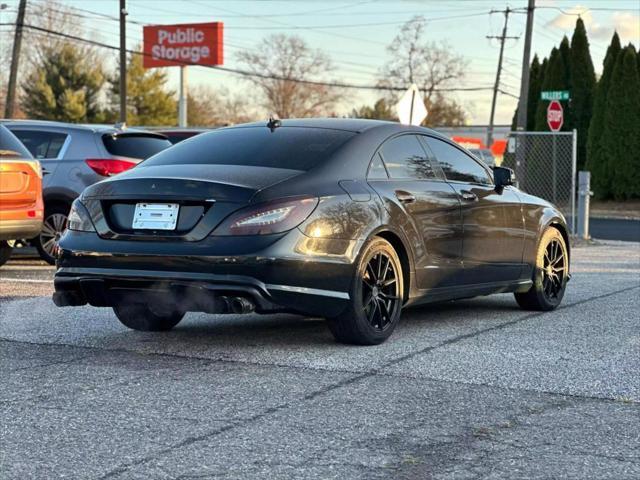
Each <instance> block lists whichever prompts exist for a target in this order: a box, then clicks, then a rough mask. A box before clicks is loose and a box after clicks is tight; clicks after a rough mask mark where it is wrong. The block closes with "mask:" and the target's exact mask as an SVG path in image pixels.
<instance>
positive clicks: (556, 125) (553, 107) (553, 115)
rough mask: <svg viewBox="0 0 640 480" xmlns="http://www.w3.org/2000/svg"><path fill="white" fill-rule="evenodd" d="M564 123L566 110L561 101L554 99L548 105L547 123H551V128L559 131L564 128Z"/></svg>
mask: <svg viewBox="0 0 640 480" xmlns="http://www.w3.org/2000/svg"><path fill="white" fill-rule="evenodd" d="M563 123H564V112H563V110H562V105H560V102H559V101H557V100H552V101H551V102H549V106H548V107H547V125H549V130H551V131H552V132H557V131H559V130H560V129H561V128H562V124H563Z"/></svg>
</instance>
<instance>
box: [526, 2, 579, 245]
mask: <svg viewBox="0 0 640 480" xmlns="http://www.w3.org/2000/svg"><path fill="white" fill-rule="evenodd" d="M535 8H536V0H529V4H528V5H527V25H526V27H525V34H524V52H523V53H522V73H521V75H520V99H519V100H518V118H517V119H516V130H518V131H520V132H523V131H525V130H526V129H527V123H528V121H527V106H528V105H529V68H530V65H531V62H530V57H531V35H532V32H533V12H534V10H535ZM515 139H516V142H517V143H516V181H517V179H518V178H521V179H524V177H525V172H526V171H527V152H526V149H527V148H528V147H527V146H526V142H521V141H519V140H520V139H524V138H523V136H522V135H517V136H516V137H515ZM573 178H574V180H575V173H574V176H573ZM574 191H575V190H574ZM573 218H574V219H575V216H574V217H573ZM573 233H575V229H573Z"/></svg>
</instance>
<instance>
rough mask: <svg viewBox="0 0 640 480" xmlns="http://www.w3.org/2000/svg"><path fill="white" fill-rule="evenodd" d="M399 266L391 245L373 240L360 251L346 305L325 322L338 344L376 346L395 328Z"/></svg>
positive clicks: (400, 298) (400, 291)
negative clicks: (345, 307) (337, 314)
mask: <svg viewBox="0 0 640 480" xmlns="http://www.w3.org/2000/svg"><path fill="white" fill-rule="evenodd" d="M403 292H404V284H403V278H402V265H401V263H400V259H399V258H398V254H397V253H396V251H395V250H394V248H393V246H392V245H391V244H390V243H389V242H387V241H386V240H384V239H383V238H378V237H376V238H374V239H373V240H372V241H370V242H369V243H368V244H367V245H366V247H365V248H364V250H363V252H362V255H361V256H360V261H359V262H358V266H357V269H356V273H355V278H354V280H353V283H352V287H351V291H350V305H349V307H348V308H347V309H346V310H345V311H344V312H343V313H342V314H341V315H339V316H338V317H335V318H331V319H328V324H329V329H330V330H331V333H333V336H334V337H335V339H336V340H337V341H338V342H341V343H351V344H357V345H377V344H380V343H382V342H384V341H385V340H386V339H387V338H389V336H390V335H391V333H392V332H393V330H394V329H395V327H396V325H397V324H398V321H399V319H400V313H401V310H402V302H403Z"/></svg>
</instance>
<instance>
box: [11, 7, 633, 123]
mask: <svg viewBox="0 0 640 480" xmlns="http://www.w3.org/2000/svg"><path fill="white" fill-rule="evenodd" d="M44 2H48V3H50V4H52V5H54V3H53V2H52V1H51V0H28V3H44ZM56 2H57V3H59V4H63V5H65V6H67V7H71V8H73V9H82V11H80V10H76V11H78V12H79V13H81V14H82V15H84V16H86V17H89V18H86V19H85V20H84V21H85V22H86V24H87V26H88V28H89V29H90V33H91V38H94V39H96V40H100V41H102V42H104V43H108V44H112V45H118V38H119V33H118V32H119V30H118V22H117V21H115V20H114V19H110V18H106V17H105V15H107V16H117V15H118V0H56ZM0 3H5V4H7V6H8V8H6V9H5V10H3V11H2V13H1V14H0V22H12V21H15V11H16V8H17V4H18V0H0ZM126 3H127V11H128V14H129V15H128V19H129V20H130V21H133V22H139V23H145V24H174V23H189V22H209V21H212V22H213V21H221V22H224V32H225V33H224V42H225V52H224V55H225V66H227V67H239V66H240V65H239V64H238V61H237V58H236V55H237V53H238V52H239V51H241V50H244V49H252V48H255V46H256V45H259V44H261V43H262V42H263V41H264V38H265V37H266V36H268V35H270V34H274V33H287V34H295V35H298V36H300V37H302V38H303V39H304V40H305V41H306V42H307V43H308V44H309V45H310V46H311V47H313V48H318V49H321V50H323V51H324V52H325V53H327V54H328V55H329V56H330V57H331V59H332V60H333V62H334V65H335V67H336V68H335V71H334V72H333V74H332V78H335V79H336V80H340V81H342V82H347V83H357V84H368V85H371V84H375V83H376V82H377V80H378V78H379V70H380V68H381V67H382V65H383V64H384V63H385V62H386V61H387V60H388V58H389V56H388V53H387V50H386V47H387V46H388V45H389V44H390V43H391V42H392V40H393V38H394V37H395V36H396V35H397V33H398V31H399V29H400V27H401V26H402V24H403V23H404V22H406V21H408V20H410V19H411V18H413V17H414V16H416V15H422V16H423V17H424V18H425V19H426V20H427V26H426V35H425V39H426V40H428V41H442V40H444V41H446V42H447V43H448V44H449V45H450V47H451V49H452V51H453V52H454V53H456V54H460V55H463V56H464V57H465V58H466V60H467V61H468V68H467V74H466V78H465V79H464V80H463V81H461V82H460V83H459V84H458V85H457V86H459V87H476V86H480V87H492V86H493V83H494V82H495V74H496V68H497V63H498V54H499V43H498V41H497V40H490V39H487V38H486V37H487V36H498V35H500V33H501V31H502V26H503V22H504V15H503V13H500V12H496V10H500V11H502V10H504V9H505V8H506V7H507V6H508V7H510V8H512V9H523V8H524V7H526V4H527V2H526V0H519V1H511V2H506V1H504V0H503V1H499V0H455V1H454V0H422V1H418V0H324V1H312V0H306V1H303V0H277V1H273V0H127V2H126ZM578 15H580V16H581V17H582V19H583V20H584V22H585V24H586V26H587V32H588V35H589V41H590V45H591V55H592V58H593V62H594V66H595V69H596V73H599V72H600V71H601V69H602V60H603V58H604V54H605V52H606V48H607V45H608V44H609V41H610V39H611V35H612V34H613V31H614V29H616V30H617V31H618V33H619V35H620V36H621V40H622V42H623V44H626V43H628V42H632V43H633V44H634V45H635V46H636V48H637V47H638V46H639V45H640V0H580V2H575V1H564V0H537V2H536V11H535V16H534V19H535V22H534V28H533V48H532V55H533V53H537V54H538V55H539V56H540V57H544V56H547V55H548V54H549V52H550V50H551V48H552V47H553V46H554V45H557V44H558V43H559V42H560V40H561V39H562V36H563V35H565V34H566V35H567V36H569V37H570V36H571V33H572V31H573V28H574V26H575V21H576V19H577V18H578ZM525 21H526V15H525V14H524V13H511V15H510V16H509V23H508V31H507V35H509V36H518V37H519V38H518V39H517V40H508V41H507V43H506V44H505V52H504V65H503V67H504V68H503V74H502V78H501V82H500V83H501V89H502V90H504V91H506V92H508V93H511V94H514V95H517V94H518V93H519V85H520V71H521V67H522V64H521V63H522V54H523V43H524V31H525ZM26 22H27V23H28V16H27V19H26ZM127 35H128V39H127V40H128V41H127V43H128V46H129V47H130V48H133V47H135V46H136V44H139V43H140V42H141V39H142V26H140V25H138V24H135V23H130V24H129V25H128V27H127ZM106 54H107V55H108V56H110V57H113V61H115V58H116V56H117V52H112V51H107V52H106ZM178 70H179V69H178V68H170V69H169V85H170V87H171V88H173V89H175V90H176V91H177V87H178ZM188 84H189V86H192V85H209V86H211V87H213V88H217V87H220V88H227V89H229V90H230V91H233V92H237V93H239V94H246V95H248V96H249V97H250V98H254V95H252V91H253V88H254V87H252V85H251V83H250V82H248V81H247V80H244V79H242V78H239V77H238V76H236V75H233V74H230V73H226V72H221V71H215V70H212V69H208V68H202V67H189V72H188ZM454 95H455V98H456V99H457V100H458V101H459V102H460V103H461V104H462V105H463V107H464V108H465V110H466V111H467V113H468V119H467V121H468V123H469V124H472V125H485V124H487V123H488V120H489V111H490V106H491V96H492V92H491V90H486V91H476V92H460V93H456V94H454ZM379 96H380V94H379V93H378V92H372V91H366V90H365V91H361V90H349V91H348V92H347V96H346V98H345V100H344V101H343V103H342V105H341V106H340V109H339V110H340V112H339V113H348V112H350V111H351V109H353V108H356V107H359V106H361V105H363V104H373V103H374V102H375V100H376V99H377V98H378V97H379ZM516 103H517V100H516V99H515V98H513V97H511V96H508V95H503V94H499V96H498V102H497V110H496V124H509V123H510V122H511V118H512V116H513V111H514V109H515V106H516Z"/></svg>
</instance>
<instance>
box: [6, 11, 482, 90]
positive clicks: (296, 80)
mask: <svg viewBox="0 0 640 480" xmlns="http://www.w3.org/2000/svg"><path fill="white" fill-rule="evenodd" d="M6 25H13V24H11V23H0V26H6ZM23 27H24V28H28V29H30V30H35V31H39V32H44V33H47V34H49V35H55V36H59V37H62V38H66V39H68V40H75V41H77V42H83V43H86V44H88V45H93V46H95V47H101V48H106V49H109V50H117V51H119V50H120V48H119V47H116V46H114V45H109V44H107V43H103V42H98V41H96V40H90V39H88V38H83V37H79V36H77V35H71V34H68V33H63V32H57V31H55V30H50V29H48V28H43V27H38V26H35V25H28V24H24V25H23ZM126 51H127V52H128V53H131V54H132V55H140V56H150V55H149V54H146V53H144V52H140V51H137V50H131V49H126ZM174 61H175V62H176V63H180V64H182V65H184V66H190V65H191V66H192V65H196V66H200V67H205V68H208V69H211V70H219V71H222V72H228V73H232V74H236V75H241V76H244V77H254V78H265V79H270V80H280V81H285V82H293V83H303V84H307V85H317V86H325V87H334V88H349V89H356V90H376V91H404V90H405V87H390V86H388V87H384V86H380V85H365V84H353V83H344V82H325V81H318V80H305V79H300V78H288V77H283V76H280V75H267V74H261V73H256V72H250V71H248V70H242V69H237V68H228V67H220V66H211V65H198V64H195V63H192V62H186V61H179V60H174ZM488 90H492V87H490V86H486V87H450V88H449V87H443V88H435V89H433V91H435V92H478V91H488Z"/></svg>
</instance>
